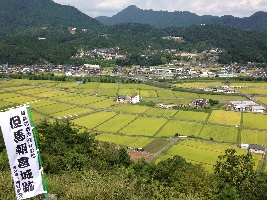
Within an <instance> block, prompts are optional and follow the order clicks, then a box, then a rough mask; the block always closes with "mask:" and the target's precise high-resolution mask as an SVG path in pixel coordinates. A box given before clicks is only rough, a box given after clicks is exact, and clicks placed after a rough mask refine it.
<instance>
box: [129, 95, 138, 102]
mask: <svg viewBox="0 0 267 200" xmlns="http://www.w3.org/2000/svg"><path fill="white" fill-rule="evenodd" d="M138 102H140V96H139V95H138V94H134V95H132V96H130V103H131V104H136V103H138Z"/></svg>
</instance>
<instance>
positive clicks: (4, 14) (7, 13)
mask: <svg viewBox="0 0 267 200" xmlns="http://www.w3.org/2000/svg"><path fill="white" fill-rule="evenodd" d="M0 26H1V30H0V36H1V35H6V34H14V33H21V32H22V33H23V32H25V31H29V30H30V32H31V33H34V34H36V32H44V31H45V30H46V29H49V28H50V29H51V28H53V29H63V30H67V28H68V27H75V28H87V29H95V28H97V27H99V26H101V24H100V23H99V22H98V21H97V20H95V19H93V18H91V17H89V16H87V15H85V14H83V13H82V12H80V11H79V10H78V9H76V8H74V7H72V6H65V5H60V4H57V3H55V2H53V1H52V0H2V1H1V7H0Z"/></svg>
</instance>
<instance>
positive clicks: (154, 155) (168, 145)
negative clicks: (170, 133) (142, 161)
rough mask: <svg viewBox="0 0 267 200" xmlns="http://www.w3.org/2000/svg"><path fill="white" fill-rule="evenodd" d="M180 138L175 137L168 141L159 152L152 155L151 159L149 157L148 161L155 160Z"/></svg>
mask: <svg viewBox="0 0 267 200" xmlns="http://www.w3.org/2000/svg"><path fill="white" fill-rule="evenodd" d="M179 139H180V138H173V139H172V141H171V142H170V143H168V144H167V145H166V146H165V147H163V148H162V149H160V150H159V151H158V152H156V153H154V154H153V156H151V157H150V158H149V159H147V162H148V163H150V162H151V161H153V160H154V159H155V158H156V157H158V156H159V155H160V154H161V153H162V152H163V151H165V150H166V149H168V148H169V147H170V146H172V145H173V144H174V143H175V142H177V141H178V140H179Z"/></svg>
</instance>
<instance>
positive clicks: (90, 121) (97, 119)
mask: <svg viewBox="0 0 267 200" xmlns="http://www.w3.org/2000/svg"><path fill="white" fill-rule="evenodd" d="M115 115H117V113H115V112H104V111H101V112H96V113H92V114H89V115H86V116H83V117H80V118H78V119H74V120H72V121H73V123H74V124H76V125H78V126H81V127H85V128H87V129H89V130H90V129H93V128H95V127H97V126H99V125H100V124H102V123H104V122H105V121H107V120H109V119H110V118H112V117H114V116H115Z"/></svg>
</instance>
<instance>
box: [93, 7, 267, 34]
mask: <svg viewBox="0 0 267 200" xmlns="http://www.w3.org/2000/svg"><path fill="white" fill-rule="evenodd" d="M96 19H97V20H98V21H100V22H101V23H103V24H106V25H113V24H120V23H127V22H132V23H141V24H149V25H151V26H154V27H157V28H166V27H172V26H176V27H183V26H191V25H197V24H198V25H199V24H218V25H224V26H230V27H235V28H239V29H243V30H260V31H267V13H266V12H256V13H255V14H253V15H252V16H250V17H244V18H238V17H233V16H230V15H225V16H222V17H218V16H211V15H203V16H198V15H196V14H194V13H190V12H188V11H175V12H168V11H153V10H142V9H140V8H137V7H136V6H134V5H131V6H129V7H127V8H125V9H124V10H122V11H121V12H119V13H117V14H116V15H114V16H112V17H104V16H100V17H96Z"/></svg>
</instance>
